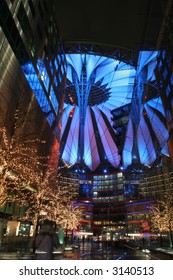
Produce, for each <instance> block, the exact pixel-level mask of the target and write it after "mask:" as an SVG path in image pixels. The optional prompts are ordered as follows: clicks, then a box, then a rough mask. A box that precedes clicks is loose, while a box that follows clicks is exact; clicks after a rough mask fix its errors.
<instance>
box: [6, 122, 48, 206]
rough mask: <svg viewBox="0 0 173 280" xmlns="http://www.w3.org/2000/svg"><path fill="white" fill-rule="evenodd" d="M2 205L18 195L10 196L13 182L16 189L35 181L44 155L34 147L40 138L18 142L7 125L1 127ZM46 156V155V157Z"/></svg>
mask: <svg viewBox="0 0 173 280" xmlns="http://www.w3.org/2000/svg"><path fill="white" fill-rule="evenodd" d="M0 134H1V142H0V154H1V157H0V195H1V198H0V207H2V206H3V205H4V203H5V202H6V201H7V200H8V201H9V200H10V201H11V200H14V199H16V197H13V196H12V195H11V196H9V191H10V186H11V184H12V185H13V187H16V189H19V188H20V187H21V188H22V186H24V185H25V187H27V186H30V185H31V184H32V183H34V182H35V176H36V175H35V174H37V173H39V172H40V168H41V166H42V161H43V157H40V156H38V155H37V148H36V147H34V146H35V145H36V143H37V144H38V142H39V143H40V144H42V143H44V142H43V141H40V140H38V139H36V140H25V141H23V142H16V139H15V137H14V134H13V135H12V136H11V137H10V136H9V135H8V133H7V129H6V128H5V127H2V128H0ZM44 158H45V157H44Z"/></svg>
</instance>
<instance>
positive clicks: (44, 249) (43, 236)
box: [35, 228, 57, 260]
mask: <svg viewBox="0 0 173 280" xmlns="http://www.w3.org/2000/svg"><path fill="white" fill-rule="evenodd" d="M54 248H57V242H56V240H55V237H54V235H53V233H52V232H51V231H50V229H49V230H48V229H45V228H42V229H41V230H40V232H39V234H38V235H37V236H36V238H35V254H36V259H37V260H52V259H53V249H54Z"/></svg>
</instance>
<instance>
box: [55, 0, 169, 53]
mask: <svg viewBox="0 0 173 280" xmlns="http://www.w3.org/2000/svg"><path fill="white" fill-rule="evenodd" d="M54 1H55V5H56V13H57V20H58V25H59V29H60V33H61V37H62V40H63V41H75V42H76V41H89V42H95V43H104V44H109V45H116V46H121V47H126V48H130V49H139V48H141V45H142V44H143V42H144V41H147V43H149V44H151V43H152V44H153V42H154V41H156V38H157V36H158V33H159V30H160V25H161V22H162V10H161V6H160V4H159V3H160V1H158V0H114V1H109V0H107V1H104V2H103V1H97V0H96V1H94V0H93V1H91V0H88V1H86V2H85V1H79V0H76V1H75V0H74V1H57V0H54ZM166 1H167V0H166Z"/></svg>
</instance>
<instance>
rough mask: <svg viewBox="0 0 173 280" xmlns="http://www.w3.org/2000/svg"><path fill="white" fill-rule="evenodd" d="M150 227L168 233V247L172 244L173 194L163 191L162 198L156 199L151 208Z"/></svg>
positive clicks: (161, 232)
mask: <svg viewBox="0 0 173 280" xmlns="http://www.w3.org/2000/svg"><path fill="white" fill-rule="evenodd" d="M151 229H152V230H153V231H155V232H159V233H160V236H161V239H162V234H163V233H165V232H167V233H168V234H169V241H170V247H172V246H173V237H172V231H173V194H172V193H170V192H165V193H164V194H163V197H162V199H158V200H157V201H156V203H155V204H154V205H153V207H152V209H151Z"/></svg>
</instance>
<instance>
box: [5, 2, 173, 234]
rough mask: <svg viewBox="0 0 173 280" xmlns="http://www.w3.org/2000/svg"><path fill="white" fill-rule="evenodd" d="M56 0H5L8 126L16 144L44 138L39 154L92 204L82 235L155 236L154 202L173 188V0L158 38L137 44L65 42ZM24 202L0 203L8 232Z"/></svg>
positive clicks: (23, 227) (80, 200)
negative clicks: (130, 46)
mask: <svg viewBox="0 0 173 280" xmlns="http://www.w3.org/2000/svg"><path fill="white" fill-rule="evenodd" d="M168 2H169V1H168ZM50 3H51V1H45V0H44V1H37V0H35V1H34V0H18V1H17V0H13V1H12V0H1V3H0V23H1V27H0V128H1V129H2V128H3V127H5V128H6V131H7V139H12V138H14V143H13V144H14V145H16V143H19V142H20V143H24V142H22V141H24V140H27V141H28V140H29V141H30V140H31V141H35V142H36V140H39V141H45V142H46V145H44V147H42V145H37V153H38V154H39V155H40V156H46V157H47V158H48V159H47V162H48V164H49V165H50V166H51V167H53V168H54V170H55V171H56V172H57V173H58V174H60V179H59V180H61V185H62V186H64V188H68V191H69V192H72V191H73V190H75V193H76V194H77V202H78V203H79V204H81V205H83V206H84V212H83V218H82V221H81V228H80V232H81V234H85V235H86V237H87V236H89V235H93V236H97V237H99V238H100V239H109V238H114V239H116V238H119V237H122V236H124V235H127V234H131V235H133V234H139V235H140V236H143V235H144V234H148V233H150V222H149V207H150V205H151V204H152V203H153V201H154V200H155V199H157V198H158V197H161V196H162V194H163V192H164V191H172V190H173V173H172V167H173V134H172V131H173V94H172V88H173V72H172V45H173V41H172V29H171V27H172V25H171V24H172V21H171V15H172V6H169V5H168V7H165V10H166V11H167V13H163V14H164V17H163V18H164V22H165V25H164V28H163V27H162V28H163V30H162V34H163V37H162V40H160V39H159V40H158V41H157V43H158V42H159V45H158V46H157V47H156V44H155V47H153V46H150V47H146V48H141V49H139V50H133V49H128V48H122V47H117V46H111V47H110V46H106V45H104V44H100V45H99V44H96V43H93V42H83V43H82V42H73V43H72V42H70V43H69V42H64V41H63V40H62V36H61V33H60V30H59V26H58V23H57V15H56V9H55V7H57V5H56V6H55V7H54V6H53V5H51V4H50ZM165 6H166V4H165ZM166 8H167V9H166ZM160 28H161V27H160ZM159 32H160V30H159ZM159 32H158V37H159ZM155 43H156V42H155ZM16 112H17V113H18V115H17V120H16ZM0 145H1V149H3V147H4V143H3V132H2V130H1V134H0ZM5 164H6V163H5V161H4V159H3V158H2V159H1V160H0V174H1V175H2V176H1V177H2V178H1V181H2V184H3V180H4V179H3V178H4V177H3V174H4V173H3V170H4V166H5ZM13 166H14V165H10V166H9V170H8V172H9V174H11V173H10V172H13ZM33 168H34V167H33ZM10 176H11V175H9V180H12V179H10V178H11V177H10ZM19 208H20V205H17V204H15V203H11V202H6V203H5V205H3V207H2V208H1V209H0V234H1V235H2V234H3V233H4V231H6V230H7V228H8V232H6V234H8V233H9V235H10V234H11V235H12V234H13V233H14V228H15V226H14V223H13V222H15V221H14V218H13V216H14V213H17V211H19V210H20V211H22V210H21V209H19ZM17 226H18V232H19V233H20V234H21V235H23V234H24V231H25V232H26V229H27V230H28V231H30V226H29V223H27V222H26V221H25V222H20V224H17ZM15 230H16V229H15ZM28 234H29V233H28Z"/></svg>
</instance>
